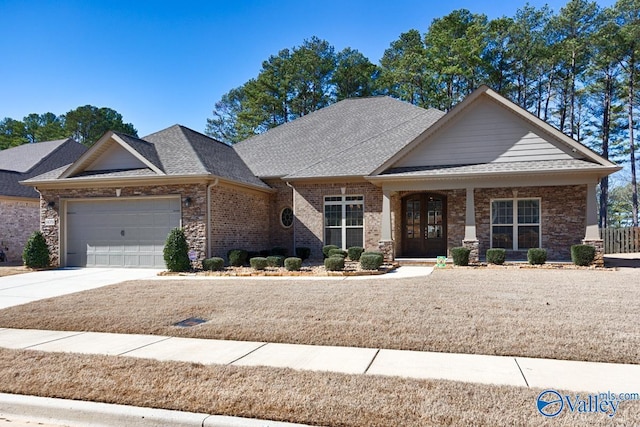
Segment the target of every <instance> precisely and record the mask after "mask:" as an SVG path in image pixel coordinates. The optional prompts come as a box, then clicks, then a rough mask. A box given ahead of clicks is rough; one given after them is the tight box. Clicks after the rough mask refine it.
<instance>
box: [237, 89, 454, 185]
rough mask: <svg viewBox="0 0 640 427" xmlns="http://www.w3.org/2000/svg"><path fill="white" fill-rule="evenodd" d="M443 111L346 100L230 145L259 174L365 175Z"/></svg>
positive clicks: (373, 100) (393, 101) (371, 100)
mask: <svg viewBox="0 0 640 427" xmlns="http://www.w3.org/2000/svg"><path fill="white" fill-rule="evenodd" d="M442 115H444V113H443V112H441V111H438V110H434V109H429V110H425V109H423V108H420V107H416V106H414V105H411V104H409V103H406V102H402V101H398V100H396V99H393V98H390V97H386V96H382V97H370V98H353V99H345V100H343V101H340V102H338V103H335V104H333V105H330V106H329V107H326V108H323V109H321V110H317V111H314V112H313V113H311V114H308V115H306V116H303V117H301V118H299V119H296V120H294V121H292V122H289V123H286V124H284V125H281V126H278V127H276V128H273V129H270V130H269V131H267V132H265V133H263V134H260V135H257V136H254V137H252V138H249V139H247V140H245V141H242V142H240V143H238V144H236V145H234V149H235V150H236V151H237V152H238V154H240V156H241V157H242V159H243V160H244V161H245V163H246V164H247V165H248V166H249V168H250V169H251V170H252V171H253V173H254V174H255V175H256V176H258V177H260V178H272V177H285V178H319V177H337V176H345V177H346V176H365V175H368V174H370V173H371V172H373V171H374V170H375V169H376V168H377V167H378V166H380V165H381V164H382V163H384V162H385V161H386V160H387V159H389V158H390V157H391V156H392V155H393V154H395V153H396V152H397V151H398V150H400V149H401V148H402V147H404V146H405V145H407V144H409V143H410V142H411V141H413V140H414V139H415V138H416V137H417V136H419V135H420V134H421V133H422V132H423V131H424V130H425V129H426V128H428V127H429V126H430V125H432V124H433V123H434V122H436V121H437V120H438V119H439V118H440V117H442Z"/></svg>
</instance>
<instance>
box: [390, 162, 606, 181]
mask: <svg viewBox="0 0 640 427" xmlns="http://www.w3.org/2000/svg"><path fill="white" fill-rule="evenodd" d="M600 168H602V165H599V164H596V163H593V162H589V161H586V160H577V159H572V160H538V161H529V162H496V163H481V164H476V165H451V166H425V167H415V168H395V169H389V170H387V171H385V172H383V173H382V174H380V176H393V177H396V178H408V177H439V176H446V175H464V174H483V173H505V172H507V173H508V172H525V173H526V172H552V171H560V170H562V171H576V170H584V169H600Z"/></svg>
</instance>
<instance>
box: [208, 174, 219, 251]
mask: <svg viewBox="0 0 640 427" xmlns="http://www.w3.org/2000/svg"><path fill="white" fill-rule="evenodd" d="M219 182H220V179H219V178H216V179H215V181H213V183H211V184H209V185H207V258H211V189H212V188H213V187H215V186H216V185H218V183H219Z"/></svg>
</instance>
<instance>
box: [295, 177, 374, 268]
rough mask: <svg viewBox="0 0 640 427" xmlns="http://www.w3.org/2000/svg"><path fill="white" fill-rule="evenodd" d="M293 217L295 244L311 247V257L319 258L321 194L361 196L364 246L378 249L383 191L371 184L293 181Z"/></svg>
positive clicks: (322, 223)
mask: <svg viewBox="0 0 640 427" xmlns="http://www.w3.org/2000/svg"><path fill="white" fill-rule="evenodd" d="M294 187H295V195H294V197H295V205H296V217H295V221H294V226H295V227H296V229H295V233H296V246H306V247H309V248H311V258H312V259H320V258H322V246H323V244H324V197H325V196H340V195H342V193H341V188H343V187H344V188H345V189H346V190H345V194H344V195H347V196H348V195H354V196H360V195H361V196H364V238H365V240H364V246H365V249H367V250H378V241H379V240H380V237H381V234H380V233H381V228H380V227H381V218H382V190H381V189H380V188H378V187H376V186H374V185H373V184H369V183H366V182H362V183H346V182H345V183H331V184H301V183H296V184H294Z"/></svg>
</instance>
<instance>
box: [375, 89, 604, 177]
mask: <svg viewBox="0 0 640 427" xmlns="http://www.w3.org/2000/svg"><path fill="white" fill-rule="evenodd" d="M570 160H583V161H587V162H593V163H595V164H598V165H602V166H607V167H614V166H615V165H614V164H613V163H611V162H609V161H607V160H605V159H604V158H602V157H600V156H598V155H597V154H596V153H594V152H593V151H591V150H590V149H588V148H587V147H585V146H583V145H582V144H580V143H578V142H577V141H575V140H573V139H572V138H570V137H568V136H566V135H564V134H563V133H561V132H560V131H558V130H557V129H555V128H554V127H552V126H550V125H549V124H547V123H545V122H544V121H542V120H540V119H539V118H537V117H536V116H534V115H532V114H530V113H529V112H527V111H526V110H524V109H522V108H520V107H518V106H517V105H515V104H513V103H511V102H510V101H508V100H507V99H505V98H503V97H502V96H500V95H498V94H497V93H495V92H493V91H492V90H491V89H489V88H488V87H487V86H482V87H481V88H479V89H478V90H476V91H475V92H474V93H472V94H471V95H469V97H467V98H466V99H465V101H463V102H462V103H460V104H459V105H458V106H456V107H455V108H454V109H453V110H451V111H450V112H449V113H447V114H446V115H445V116H443V117H442V118H441V119H440V120H439V121H438V122H436V123H435V124H434V125H433V126H431V127H430V128H429V129H427V130H426V131H425V132H424V133H423V135H421V136H420V137H419V138H416V140H415V141H413V142H412V143H411V144H409V145H407V146H406V147H405V148H404V149H402V150H400V151H399V152H398V153H396V155H395V156H393V157H392V158H391V159H390V160H389V161H388V162H386V163H385V164H384V165H382V166H381V167H379V168H378V169H377V170H376V171H375V172H374V174H380V173H382V172H384V171H385V170H388V169H398V168H417V167H432V166H451V165H472V164H490V163H514V162H516V163H517V162H538V161H570Z"/></svg>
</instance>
